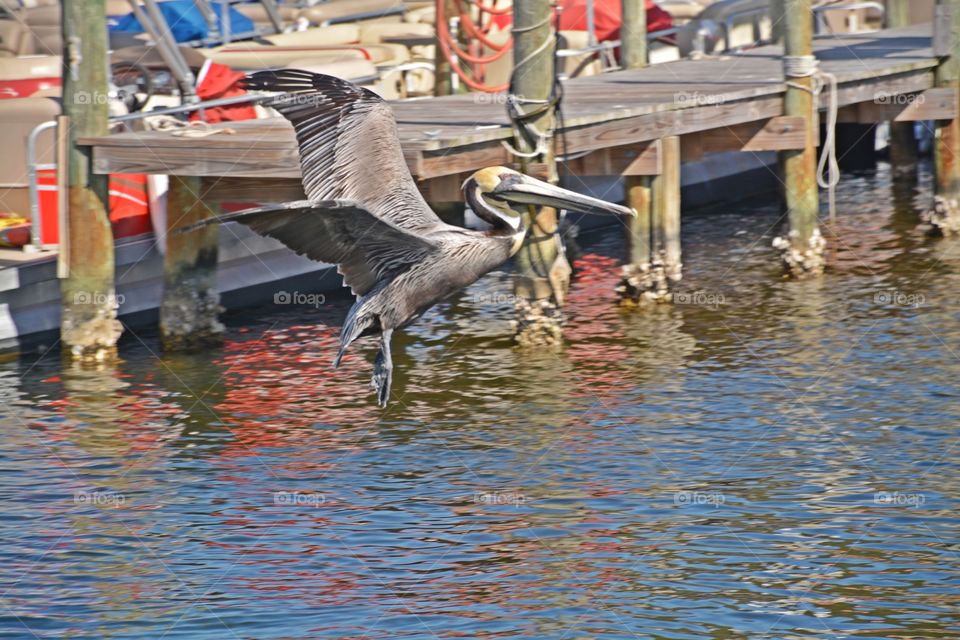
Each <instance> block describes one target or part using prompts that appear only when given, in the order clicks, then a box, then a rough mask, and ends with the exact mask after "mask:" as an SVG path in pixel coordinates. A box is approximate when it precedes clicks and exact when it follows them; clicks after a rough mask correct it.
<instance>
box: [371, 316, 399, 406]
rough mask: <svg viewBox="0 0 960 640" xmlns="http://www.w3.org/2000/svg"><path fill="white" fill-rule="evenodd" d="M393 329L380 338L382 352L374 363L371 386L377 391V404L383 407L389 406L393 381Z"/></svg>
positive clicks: (386, 331)
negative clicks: (391, 343)
mask: <svg viewBox="0 0 960 640" xmlns="http://www.w3.org/2000/svg"><path fill="white" fill-rule="evenodd" d="M391 335H393V329H387V330H385V331H384V332H383V334H382V335H381V336H380V351H379V353H377V359H376V360H375V361H374V363H373V378H371V380H370V384H371V386H373V388H374V389H376V390H377V403H378V404H379V405H380V406H381V407H385V406H387V400H388V399H389V398H390V383H391V382H392V381H393V357H392V356H391V355H390V336H391Z"/></svg>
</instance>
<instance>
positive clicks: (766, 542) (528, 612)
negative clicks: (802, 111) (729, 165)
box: [0, 166, 960, 640]
mask: <svg viewBox="0 0 960 640" xmlns="http://www.w3.org/2000/svg"><path fill="white" fill-rule="evenodd" d="M921 177H922V181H921V184H926V183H928V182H929V176H927V175H926V174H924V175H922V176H921ZM928 199H929V190H928V188H926V187H922V188H920V189H918V190H914V189H912V188H911V187H910V186H909V185H908V186H906V187H904V186H903V185H897V186H896V187H894V186H892V184H891V180H890V178H889V175H888V169H887V168H885V167H884V166H881V167H880V169H879V170H878V171H876V172H872V173H867V174H863V175H860V176H845V179H844V183H843V186H842V189H841V192H840V195H839V200H840V216H839V222H838V224H837V225H835V226H834V227H833V228H832V229H831V230H829V231H828V232H827V236H828V238H829V239H830V241H831V246H832V248H833V251H834V255H833V256H832V257H831V260H832V264H833V265H834V267H833V269H832V271H831V272H830V273H829V274H828V275H827V276H826V277H824V278H823V279H822V280H818V281H812V282H790V281H784V280H781V279H780V278H779V277H778V273H779V267H778V265H777V263H776V260H775V257H774V254H773V252H772V249H771V248H770V240H771V239H772V236H773V234H774V233H775V231H776V230H777V229H778V225H777V219H778V215H777V212H776V210H775V208H774V207H772V206H770V205H769V204H759V205H758V204H742V205H737V206H733V207H730V208H729V209H728V210H727V211H725V212H719V213H716V212H715V213H711V214H709V215H708V214H692V215H689V216H687V217H685V220H684V251H685V254H684V258H685V263H686V269H685V280H684V286H683V287H682V291H683V292H685V293H686V294H688V295H687V298H686V301H687V302H689V304H679V305H676V306H673V307H662V308H657V309H655V310H653V311H649V312H625V311H621V310H619V309H618V308H617V307H616V306H615V304H614V303H615V298H614V295H613V293H612V291H613V287H614V285H615V282H616V279H617V272H618V269H617V265H618V261H619V260H620V258H621V254H622V251H623V247H622V242H621V239H620V236H619V233H617V232H615V231H608V232H604V233H601V234H595V235H587V236H586V237H584V238H583V239H582V240H583V244H584V249H585V253H586V255H585V256H584V258H583V259H582V261H581V262H580V266H581V268H582V271H581V272H580V275H579V277H578V279H577V280H576V282H575V284H574V287H573V291H572V293H571V296H570V305H569V309H568V311H569V323H568V326H567V328H566V338H567V342H566V344H565V346H564V347H563V348H562V349H560V350H558V351H556V352H540V353H529V352H522V351H517V350H514V349H512V348H511V343H510V340H509V338H508V336H509V335H510V328H509V320H510V317H511V312H510V305H509V304H505V303H504V302H503V301H502V297H504V296H506V295H507V294H509V292H510V284H509V279H508V277H507V275H505V274H502V273H500V274H493V275H491V276H490V277H488V278H486V279H484V280H483V281H482V282H480V283H479V284H477V285H476V286H474V287H473V288H471V289H470V290H469V291H467V292H465V293H464V294H462V295H461V296H459V297H457V298H456V299H454V300H452V301H450V302H448V303H445V304H443V305H440V306H439V307H437V308H436V309H434V310H432V311H431V312H429V313H428V314H427V315H426V316H425V317H424V318H423V320H422V321H421V322H419V323H418V324H416V325H415V326H413V327H412V328H411V329H410V330H408V331H406V332H404V333H403V334H402V335H399V336H397V337H396V343H397V346H396V348H395V360H396V364H397V367H398V369H399V374H398V379H397V380H396V381H395V385H394V389H395V396H396V397H395V399H394V401H393V403H392V404H391V405H390V408H389V409H388V410H387V411H381V410H379V409H377V408H376V407H375V404H374V400H373V395H372V393H371V391H370V389H369V387H368V379H369V375H370V368H369V364H368V362H367V360H366V359H367V358H368V357H369V356H370V355H371V349H370V348H367V349H361V350H359V351H358V352H357V353H356V354H354V355H353V356H352V358H351V359H350V360H349V361H348V362H347V363H346V366H345V369H344V370H342V371H341V372H340V373H339V374H337V375H334V372H333V371H332V370H331V368H330V366H329V363H330V360H331V358H332V356H333V354H334V345H335V342H336V339H337V332H338V328H339V327H338V323H339V322H340V320H341V318H342V316H343V314H344V312H345V310H346V308H347V304H348V303H347V301H346V300H339V301H332V302H333V303H332V304H328V305H325V306H323V307H321V308H319V309H314V308H312V307H301V308H296V309H287V310H285V311H282V312H278V311H276V310H275V309H263V310H259V311H257V312H254V313H244V314H243V315H242V316H234V317H231V318H228V323H229V331H228V338H227V343H226V345H225V346H224V348H223V349H222V350H212V351H209V352H203V353H196V354H191V355H164V356H162V357H159V358H158V357H157V354H158V353H159V347H158V344H157V341H156V339H155V336H153V335H148V334H140V335H132V334H128V335H127V336H126V337H125V339H124V342H123V344H122V354H123V358H124V362H123V363H121V364H120V365H119V366H116V367H109V368H106V369H104V370H101V371H95V372H91V371H81V370H76V369H70V368H64V367H63V366H61V363H60V360H59V358H58V357H48V358H45V359H42V360H40V361H38V362H20V363H8V364H6V365H0V387H2V388H3V390H4V397H5V398H7V402H6V403H5V405H4V406H3V408H2V409H0V426H2V431H0V499H2V504H3V517H2V520H0V536H2V540H3V544H2V547H0V554H2V557H0V637H2V638H31V637H37V638H53V637H68V638H150V639H158V638H258V639H277V638H424V639H427V638H545V639H554V638H555V639H557V640H560V639H582V638H718V639H719V638H778V639H779V638H847V637H856V638H904V639H905V638H938V637H958V636H960V616H958V613H957V612H958V610H960V608H958V605H960V595H958V593H960V581H958V578H960V572H958V566H957V560H958V551H960V544H958V532H960V520H958V511H957V506H958V489H960V487H958V485H960V482H958V469H957V466H958V457H960V456H958V452H957V450H956V446H957V442H958V430H957V426H958V422H960V392H958V388H957V385H958V380H960V361H958V357H960V325H958V307H957V296H958V292H960V241H956V240H928V239H926V238H925V237H924V235H923V233H922V230H921V229H919V228H918V227H917V213H918V207H919V206H921V205H925V203H926V202H927V201H928ZM370 347H372V345H370Z"/></svg>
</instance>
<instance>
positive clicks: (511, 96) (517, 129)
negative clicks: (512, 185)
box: [500, 16, 561, 164]
mask: <svg viewBox="0 0 960 640" xmlns="http://www.w3.org/2000/svg"><path fill="white" fill-rule="evenodd" d="M552 19H553V16H547V17H546V18H545V19H543V20H541V21H540V22H538V23H537V24H533V25H530V26H529V27H520V28H518V27H516V26H514V27H513V29H512V33H513V34H517V33H523V32H525V31H533V30H535V29H539V28H540V27H542V26H543V25H544V24H547V23H549V22H550V21H551V20H552ZM557 42H559V40H558V38H557V34H556V33H555V30H554V31H551V32H550V37H549V38H546V39H545V40H544V41H543V44H541V45H540V46H538V47H537V48H536V49H534V50H533V51H531V52H530V53H529V54H527V56H526V57H524V58H523V59H522V60H519V61H517V62H516V63H515V64H514V66H513V73H512V74H511V82H510V90H509V93H508V94H507V116H508V117H509V118H510V123H511V124H512V125H513V130H514V133H515V134H516V137H519V138H522V139H523V140H525V141H526V143H527V145H528V146H529V147H530V148H532V149H533V151H530V152H525V151H522V150H520V149H517V148H515V147H514V146H513V145H511V144H510V143H509V142H507V141H506V140H501V141H500V143H501V144H502V145H503V147H504V148H505V149H506V150H507V151H509V152H510V154H511V155H513V156H515V157H517V158H521V164H525V160H527V159H530V158H536V157H538V156H542V155H544V154H545V153H546V152H547V151H549V150H550V141H551V140H552V139H553V132H552V131H547V132H543V131H540V130H539V129H537V127H536V126H535V125H534V124H533V121H534V120H535V119H537V118H538V117H540V116H541V115H543V114H544V113H545V112H547V111H549V110H550V109H554V108H555V107H556V106H557V105H558V104H559V103H560V95H561V91H560V90H559V86H560V85H559V80H558V79H557V74H556V71H554V82H553V85H552V89H551V92H550V97H549V98H547V99H546V100H533V99H529V98H525V97H524V96H519V95H517V94H516V93H515V92H514V90H513V76H517V75H523V74H524V73H526V67H527V66H528V65H530V64H532V63H533V61H534V60H535V59H536V58H537V57H538V56H540V55H542V54H543V53H544V52H545V51H546V50H547V49H549V48H550V47H553V54H554V69H556V50H557ZM527 107H530V108H529V109H527Z"/></svg>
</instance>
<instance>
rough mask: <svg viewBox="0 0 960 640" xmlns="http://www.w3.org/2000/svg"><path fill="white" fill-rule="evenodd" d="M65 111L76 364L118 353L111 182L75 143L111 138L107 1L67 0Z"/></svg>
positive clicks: (67, 324)
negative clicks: (109, 127)
mask: <svg viewBox="0 0 960 640" xmlns="http://www.w3.org/2000/svg"><path fill="white" fill-rule="evenodd" d="M62 12H63V14H62V15H63V18H62V20H63V27H62V33H63V62H64V66H63V113H64V115H65V116H67V118H69V123H70V125H69V133H68V145H69V153H68V154H67V158H66V161H67V163H68V165H69V166H68V172H69V182H68V183H69V187H68V191H69V194H68V196H67V198H66V200H67V203H68V217H67V220H68V224H67V226H66V228H61V229H60V242H61V244H62V245H64V246H65V247H66V251H67V254H68V256H69V264H68V265H67V267H68V273H67V277H66V278H65V279H64V280H63V281H62V283H61V295H62V306H63V316H62V319H61V322H60V340H61V342H62V344H63V350H64V353H66V354H68V355H69V356H70V357H72V358H74V359H75V360H77V361H98V360H105V359H108V358H111V357H113V356H115V355H116V344H117V340H118V339H119V337H120V333H121V331H122V328H121V325H120V322H119V321H118V320H117V297H116V292H115V290H114V253H113V230H112V228H111V226H110V218H109V215H108V207H107V202H108V196H107V176H104V175H96V174H94V173H93V172H92V162H91V155H92V150H91V149H90V148H89V147H81V146H78V145H77V138H79V137H85V136H102V135H106V134H107V91H108V87H107V29H106V26H105V25H106V3H105V0H63V3H62Z"/></svg>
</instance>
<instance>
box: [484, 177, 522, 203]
mask: <svg viewBox="0 0 960 640" xmlns="http://www.w3.org/2000/svg"><path fill="white" fill-rule="evenodd" d="M522 181H523V176H521V175H520V174H517V173H502V174H500V182H499V183H497V186H496V187H494V188H493V191H491V192H490V193H489V194H487V195H489V196H490V197H491V198H493V199H494V200H498V201H500V202H503V200H504V199H505V198H504V195H505V193H509V192H510V191H512V190H513V189H514V188H515V187H516V186H517V185H518V184H520V182H522Z"/></svg>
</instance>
